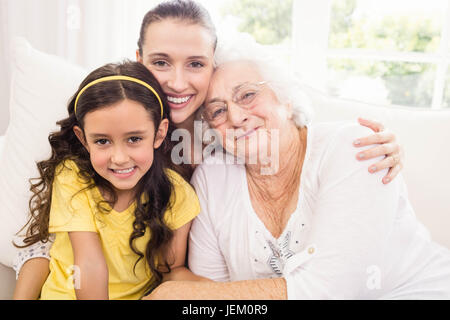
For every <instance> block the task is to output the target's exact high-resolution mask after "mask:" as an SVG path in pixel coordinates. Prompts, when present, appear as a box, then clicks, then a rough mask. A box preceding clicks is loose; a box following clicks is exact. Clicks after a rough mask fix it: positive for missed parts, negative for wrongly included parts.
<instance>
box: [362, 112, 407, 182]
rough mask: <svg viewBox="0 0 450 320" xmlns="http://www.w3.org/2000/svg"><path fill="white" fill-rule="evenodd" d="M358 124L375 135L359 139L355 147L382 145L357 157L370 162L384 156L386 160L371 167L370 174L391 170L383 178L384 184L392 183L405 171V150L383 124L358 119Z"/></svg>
mask: <svg viewBox="0 0 450 320" xmlns="http://www.w3.org/2000/svg"><path fill="white" fill-rule="evenodd" d="M358 122H359V123H360V124H361V125H362V126H365V127H368V128H370V129H372V130H373V131H374V132H375V133H374V134H372V135H370V136H367V137H363V138H359V139H357V140H355V141H354V142H353V145H354V146H355V147H363V146H368V145H372V144H380V145H378V146H375V147H373V148H370V149H368V150H365V151H362V152H360V153H358V154H357V155H356V158H357V159H358V160H368V159H372V158H376V157H379V156H382V155H384V156H385V158H384V159H383V160H381V161H379V162H377V163H375V164H373V165H371V166H370V167H369V172H371V173H374V172H377V171H380V170H383V169H386V168H389V170H388V173H387V174H386V175H385V176H384V177H383V180H382V181H383V183H384V184H387V183H389V182H391V181H392V180H393V179H394V178H395V177H396V176H397V174H398V173H399V172H400V171H401V170H402V169H403V159H404V153H403V148H402V147H401V146H400V145H399V144H398V143H397V142H396V136H395V134H394V133H393V132H391V131H389V130H387V129H385V128H384V126H383V124H381V123H379V122H376V121H372V120H367V119H363V118H358Z"/></svg>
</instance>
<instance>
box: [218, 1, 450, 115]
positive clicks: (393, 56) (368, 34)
mask: <svg viewBox="0 0 450 320" xmlns="http://www.w3.org/2000/svg"><path fill="white" fill-rule="evenodd" d="M220 12H221V19H223V18H224V17H229V16H232V17H234V19H235V20H234V24H235V25H236V26H237V28H238V30H239V31H243V32H248V33H250V34H252V35H253V36H254V37H255V39H256V40H257V41H258V42H260V43H262V44H268V45H273V46H276V47H278V48H284V50H285V51H286V52H287V54H286V57H287V58H288V59H289V61H290V63H291V64H292V65H293V67H294V68H295V70H296V71H297V72H298V74H299V75H300V76H301V78H302V80H303V82H305V84H308V85H310V86H313V87H316V88H318V89H322V90H323V91H326V92H327V93H328V94H330V95H333V96H337V97H344V98H350V99H356V100H360V101H366V102H371V103H378V104H383V105H386V104H388V105H401V106H411V107H426V108H433V109H440V108H445V107H450V6H449V1H448V0H395V1H392V0H317V1H310V0H281V1H271V0H229V1H224V0H222V5H221V8H220Z"/></svg>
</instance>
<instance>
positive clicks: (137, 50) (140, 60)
mask: <svg viewBox="0 0 450 320" xmlns="http://www.w3.org/2000/svg"><path fill="white" fill-rule="evenodd" d="M136 61H137V62H139V63H144V60H142V57H141V54H140V53H139V49H136Z"/></svg>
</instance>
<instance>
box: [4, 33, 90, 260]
mask: <svg viewBox="0 0 450 320" xmlns="http://www.w3.org/2000/svg"><path fill="white" fill-rule="evenodd" d="M12 48H13V51H12V57H13V62H12V81H11V98H10V105H9V108H10V121H9V126H8V129H7V131H6V133H5V138H4V143H3V144H4V145H3V150H2V152H1V153H0V190H1V192H0V221H1V223H0V263H3V264H5V265H7V266H12V261H13V259H14V257H15V254H16V252H17V249H16V248H15V247H14V246H13V245H12V240H13V237H14V235H15V234H16V233H17V232H18V231H19V230H20V228H21V227H22V226H23V225H24V224H25V223H26V221H27V217H28V213H29V209H28V201H29V199H30V197H31V195H32V193H31V191H30V190H29V186H30V185H29V181H28V180H29V179H30V178H32V177H38V176H39V174H38V170H37V167H36V161H41V160H44V159H47V158H49V156H50V154H51V153H50V152H51V149H50V145H49V143H48V135H49V133H50V132H52V131H55V130H57V128H58V127H57V125H56V121H58V120H60V119H63V118H65V117H67V103H68V100H69V99H70V97H71V96H72V95H73V94H74V93H75V91H76V90H77V88H78V85H79V84H80V82H81V81H82V80H83V78H84V77H85V76H86V75H87V72H86V71H85V70H83V69H81V68H80V67H77V66H74V65H71V64H69V63H68V62H66V61H64V60H62V59H61V58H58V57H56V56H52V55H48V54H44V53H42V52H39V51H37V50H35V49H33V48H32V47H31V45H30V44H29V43H28V42H27V41H26V40H25V39H23V38H16V39H14V42H13V46H12Z"/></svg>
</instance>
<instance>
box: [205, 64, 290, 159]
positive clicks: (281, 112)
mask: <svg viewBox="0 0 450 320" xmlns="http://www.w3.org/2000/svg"><path fill="white" fill-rule="evenodd" d="M203 116H204V118H205V119H206V120H207V121H208V122H209V125H210V126H211V127H212V128H214V129H215V130H217V131H218V132H219V133H220V134H221V136H222V145H223V147H224V148H225V150H227V151H228V152H229V153H231V154H234V155H235V156H238V157H242V156H244V155H245V160H246V163H248V161H249V159H256V158H255V157H259V156H260V155H262V154H264V155H267V156H269V155H270V150H272V151H274V150H278V147H279V146H278V143H279V142H281V141H282V140H281V139H283V133H285V132H286V131H288V130H286V128H287V126H288V125H290V124H292V121H291V120H289V119H290V118H291V110H290V107H289V106H288V105H282V104H280V102H279V100H278V98H277V96H276V94H275V93H274V91H273V90H272V89H271V88H270V87H269V86H268V84H267V82H266V81H265V79H263V77H262V76H261V74H260V73H259V71H258V68H257V67H256V65H254V64H253V63H251V62H249V61H233V62H228V63H225V64H223V65H221V66H220V67H219V68H218V69H217V70H216V71H215V72H214V74H213V77H212V79H211V83H210V87H209V90H208V94H207V97H206V101H205V108H204V111H203ZM280 129H282V130H280ZM275 135H276V136H275ZM274 144H276V145H274ZM252 157H253V158H252ZM258 159H259V158H258Z"/></svg>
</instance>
